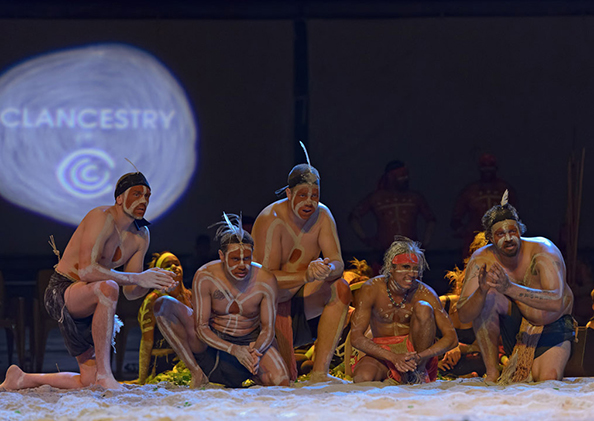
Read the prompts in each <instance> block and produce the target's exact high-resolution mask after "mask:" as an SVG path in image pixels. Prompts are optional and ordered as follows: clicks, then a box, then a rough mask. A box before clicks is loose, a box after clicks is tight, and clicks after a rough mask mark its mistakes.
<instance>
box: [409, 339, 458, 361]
mask: <svg viewBox="0 0 594 421" xmlns="http://www.w3.org/2000/svg"><path fill="white" fill-rule="evenodd" d="M457 345H458V339H457V338H456V337H455V336H444V337H443V338H441V339H440V340H439V341H437V342H435V343H434V344H433V345H431V346H430V347H429V348H427V349H426V350H424V351H421V352H419V353H418V355H419V357H420V358H421V359H423V360H427V359H429V358H431V357H435V356H437V355H443V354H445V353H446V352H448V351H449V350H450V349H453V348H455V347H456V346H457Z"/></svg>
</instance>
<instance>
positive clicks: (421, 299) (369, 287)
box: [351, 236, 458, 383]
mask: <svg viewBox="0 0 594 421" xmlns="http://www.w3.org/2000/svg"><path fill="white" fill-rule="evenodd" d="M426 268H427V262H426V260H425V255H424V253H423V250H421V248H420V245H419V243H417V242H415V241H412V240H410V239H408V238H406V237H402V236H396V237H395V241H394V242H393V243H392V245H391V246H390V248H389V249H388V251H387V252H386V254H385V255H384V266H383V268H382V275H380V276H377V277H375V278H372V279H370V280H369V281H367V282H366V283H365V285H363V287H362V288H361V292H360V293H359V295H358V296H357V302H356V303H355V308H356V309H355V314H354V315H353V320H352V333H351V341H352V344H353V346H354V347H355V348H357V349H359V350H360V351H362V352H364V353H365V354H366V355H365V356H364V357H363V358H362V359H361V360H360V361H359V362H358V363H357V364H356V366H355V370H354V376H353V381H354V382H355V383H357V382H365V381H382V380H385V379H387V378H391V379H392V380H394V381H395V382H397V383H422V382H430V381H434V380H435V379H436V377H437V356H438V355H442V354H444V353H445V352H447V351H449V350H450V349H452V348H454V347H455V346H456V345H457V344H458V338H457V337H456V331H455V330H454V326H453V325H452V322H451V321H450V319H449V318H448V315H447V314H446V312H445V311H444V309H443V307H442V305H441V302H440V301H439V297H438V296H437V294H436V293H435V291H433V289H432V288H431V287H429V286H428V285H427V284H425V283H424V282H422V281H421V278H422V275H423V270H424V269H426ZM370 326H371V333H372V336H373V337H372V338H371V339H370V338H368V337H367V336H366V335H365V333H366V331H367V329H368V327H370ZM437 329H439V330H440V331H441V332H442V337H441V339H439V340H438V341H436V340H435V339H436V330H437Z"/></svg>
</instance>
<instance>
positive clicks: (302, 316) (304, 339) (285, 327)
mask: <svg viewBox="0 0 594 421" xmlns="http://www.w3.org/2000/svg"><path fill="white" fill-rule="evenodd" d="M277 194H286V195H287V198H285V199H281V200H279V201H276V202H274V203H272V204H271V205H269V206H268V207H266V208H265V209H264V210H263V211H262V212H260V215H259V216H258V217H257V218H256V222H255V223H254V228H253V231H252V232H253V234H254V239H255V242H256V244H255V248H254V260H255V261H257V262H259V263H262V266H263V267H265V268H267V269H268V270H270V271H271V272H272V273H274V274H275V276H276V279H277V280H278V284H279V289H280V293H279V302H280V303H281V304H279V316H278V322H277V340H278V341H279V348H280V349H281V353H282V354H283V358H284V359H285V361H286V362H287V364H288V366H289V369H290V372H291V377H292V378H296V376H297V370H296V366H295V358H294V354H293V347H294V346H299V345H304V344H307V343H311V342H313V340H314V339H315V338H316V336H317V341H316V347H315V359H314V366H313V370H312V372H311V377H310V378H311V381H312V382H320V381H326V380H329V379H330V378H329V376H328V369H329V366H330V361H331V359H332V356H333V354H334V350H335V348H336V345H337V343H338V340H339V338H340V334H341V332H342V329H343V327H344V324H345V318H346V314H347V310H348V306H349V303H350V302H351V291H350V288H349V286H348V283H347V282H346V281H345V280H344V279H341V276H342V272H343V269H344V263H343V261H342V256H341V253H340V242H339V240H338V234H337V232H336V223H335V222H334V218H333V216H332V213H331V212H330V210H329V209H328V208H327V207H326V206H324V205H323V204H322V203H320V185H319V174H318V171H317V170H316V169H315V168H313V167H312V166H311V165H309V164H300V165H297V166H295V167H294V168H293V169H292V170H291V172H290V173H289V177H288V186H287V187H285V188H283V189H281V190H279V191H277ZM320 254H321V255H322V256H323V258H320ZM281 315H282V317H281ZM320 315H321V317H319V316H320ZM318 318H319V319H318ZM318 320H319V323H318V325H317V327H316V326H315V323H316V322H318ZM291 329H292V332H291Z"/></svg>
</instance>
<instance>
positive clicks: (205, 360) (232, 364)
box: [194, 327, 260, 387]
mask: <svg viewBox="0 0 594 421" xmlns="http://www.w3.org/2000/svg"><path fill="white" fill-rule="evenodd" d="M212 331H213V332H214V333H215V335H217V336H218V337H219V338H221V339H222V340H224V341H227V342H230V343H232V344H235V345H240V346H247V345H249V344H250V343H252V342H255V341H256V339H258V335H260V328H259V327H258V328H256V329H255V330H254V331H252V332H251V333H248V334H247V335H243V336H231V335H227V334H225V333H223V332H219V331H218V330H214V329H212ZM194 358H196V362H197V363H198V365H199V366H200V368H201V369H202V371H203V372H204V374H206V376H207V377H208V380H209V381H210V382H212V383H219V384H223V385H225V386H227V387H242V384H243V382H244V381H246V380H248V379H251V378H252V377H253V376H254V375H253V374H252V373H251V372H250V371H249V370H248V369H247V368H246V367H245V366H244V365H243V364H241V363H240V362H239V360H238V359H237V358H235V357H234V356H233V355H231V354H229V353H227V352H225V351H221V350H219V349H216V348H212V347H210V346H209V347H208V348H207V349H206V351H204V352H201V353H200V354H194Z"/></svg>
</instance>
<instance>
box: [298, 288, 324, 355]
mask: <svg viewBox="0 0 594 421" xmlns="http://www.w3.org/2000/svg"><path fill="white" fill-rule="evenodd" d="M304 293H305V286H302V287H301V288H299V290H298V291H297V292H296V293H295V295H294V296H293V298H291V321H292V325H291V327H292V329H293V348H297V347H299V346H302V345H308V344H311V343H314V342H315V340H316V338H317V336H318V324H319V323H320V317H319V316H318V317H314V318H313V319H311V320H307V317H306V316H305V298H304V296H303V295H304Z"/></svg>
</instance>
